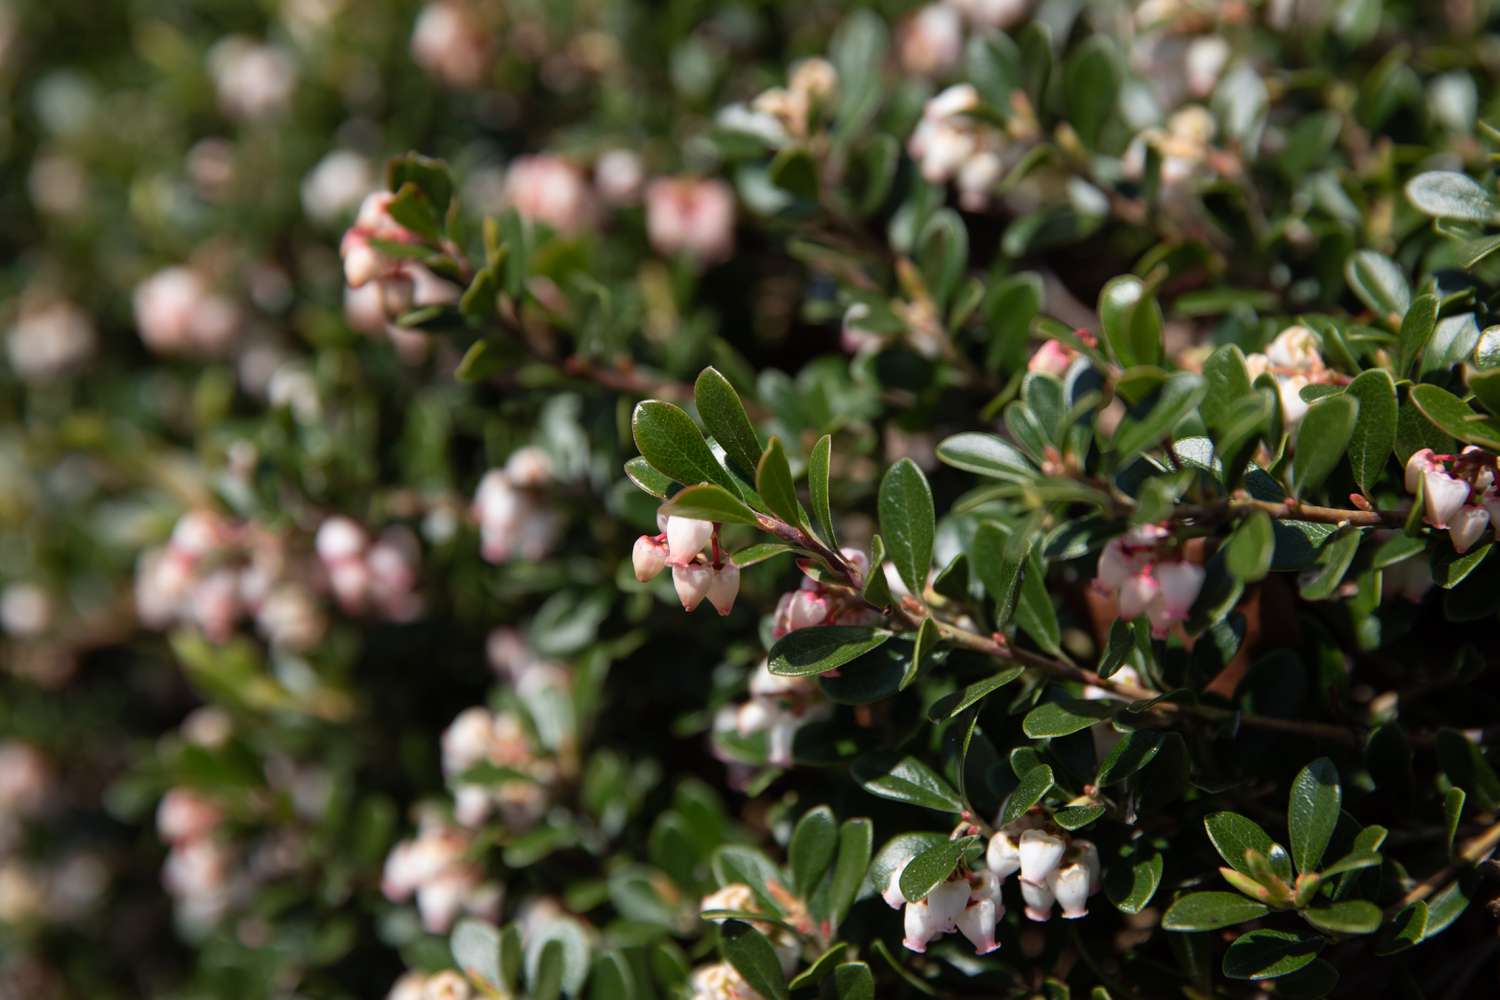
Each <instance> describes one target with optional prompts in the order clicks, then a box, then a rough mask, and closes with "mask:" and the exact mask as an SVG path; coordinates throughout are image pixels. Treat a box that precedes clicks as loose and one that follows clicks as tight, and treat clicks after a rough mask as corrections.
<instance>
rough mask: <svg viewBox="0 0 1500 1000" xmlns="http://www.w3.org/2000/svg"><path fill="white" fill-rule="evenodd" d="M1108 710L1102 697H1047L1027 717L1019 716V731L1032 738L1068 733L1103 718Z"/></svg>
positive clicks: (1084, 727) (1107, 716)
mask: <svg viewBox="0 0 1500 1000" xmlns="http://www.w3.org/2000/svg"><path fill="white" fill-rule="evenodd" d="M1110 714H1111V709H1110V706H1109V704H1108V703H1107V702H1105V701H1103V700H1097V701H1095V700H1088V699H1084V698H1065V699H1062V700H1060V701H1046V702H1043V703H1042V704H1040V705H1038V706H1037V707H1036V708H1033V709H1032V710H1031V711H1030V712H1027V713H1026V718H1025V719H1023V720H1021V731H1022V732H1024V733H1025V734H1026V735H1027V736H1029V737H1031V738H1032V739H1034V740H1037V739H1042V738H1043V737H1047V736H1067V735H1068V734H1069V733H1076V732H1078V731H1079V730H1081V729H1087V728H1088V727H1089V726H1092V725H1094V724H1095V723H1098V722H1103V721H1104V720H1105V719H1107V718H1109V717H1110Z"/></svg>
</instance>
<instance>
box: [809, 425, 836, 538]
mask: <svg viewBox="0 0 1500 1000" xmlns="http://www.w3.org/2000/svg"><path fill="white" fill-rule="evenodd" d="M832 461H833V438H832V437H831V436H830V435H827V434H824V435H823V436H822V437H820V438H818V443H817V444H815V445H813V450H812V454H811V455H810V456H808V459H807V489H808V492H809V493H810V494H811V496H812V514H813V520H814V521H815V522H816V523H817V526H818V534H819V535H821V536H822V538H823V541H825V542H827V543H828V544H829V545H837V544H838V539H837V538H836V537H835V536H834V533H833V508H832V506H831V505H830V503H829V497H828V470H829V466H830V465H831V463H832Z"/></svg>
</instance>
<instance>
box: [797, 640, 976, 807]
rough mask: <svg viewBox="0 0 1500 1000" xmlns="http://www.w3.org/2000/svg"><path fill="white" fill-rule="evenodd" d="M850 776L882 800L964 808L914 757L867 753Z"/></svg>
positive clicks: (956, 796)
mask: <svg viewBox="0 0 1500 1000" xmlns="http://www.w3.org/2000/svg"><path fill="white" fill-rule="evenodd" d="M793 634H795V633H793ZM850 774H852V775H853V776H854V780H855V781H858V782H859V783H860V785H861V786H863V788H864V789H865V791H867V792H869V793H870V794H871V795H878V796H879V797H880V798H883V799H891V800H893V801H895V802H905V803H907V804H908V805H914V806H921V807H923V808H924V809H935V810H937V811H938V812H953V813H957V812H963V809H964V804H963V800H962V799H960V798H959V797H958V793H957V792H956V791H954V790H953V786H951V785H949V784H948V783H947V782H946V781H944V780H943V779H942V778H940V777H938V775H937V772H935V771H933V770H932V768H930V767H928V766H927V765H926V764H923V763H922V762H921V761H919V760H917V759H916V758H915V757H911V756H908V755H902V754H899V753H893V752H885V751H882V752H878V753H873V754H866V755H865V756H863V757H860V758H859V759H857V760H856V761H855V762H854V763H853V765H851V767H850Z"/></svg>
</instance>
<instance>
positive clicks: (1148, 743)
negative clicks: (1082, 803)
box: [1094, 729, 1166, 786]
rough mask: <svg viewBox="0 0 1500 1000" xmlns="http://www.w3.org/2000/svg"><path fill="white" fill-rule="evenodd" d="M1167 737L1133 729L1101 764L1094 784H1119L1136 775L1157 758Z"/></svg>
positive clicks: (1152, 731) (1150, 730) (1153, 731)
mask: <svg viewBox="0 0 1500 1000" xmlns="http://www.w3.org/2000/svg"><path fill="white" fill-rule="evenodd" d="M1165 742H1166V737H1165V736H1163V735H1162V734H1161V733H1159V732H1156V731H1155V730H1152V729H1132V730H1131V731H1130V732H1128V733H1126V734H1124V736H1122V737H1121V738H1120V740H1119V742H1118V743H1116V744H1115V745H1114V748H1113V749H1112V750H1110V752H1109V754H1108V755H1107V756H1106V757H1105V758H1104V760H1103V761H1102V762H1101V763H1100V764H1099V774H1098V776H1097V777H1096V778H1095V779H1094V784H1096V785H1100V786H1105V785H1114V784H1118V783H1119V782H1121V781H1124V780H1125V779H1126V778H1128V777H1130V776H1131V775H1132V774H1135V773H1136V772H1137V771H1139V770H1140V769H1141V768H1143V767H1145V766H1146V765H1147V764H1149V763H1151V761H1152V760H1153V759H1154V758H1155V757H1156V755H1157V754H1158V753H1159V752H1160V751H1161V748H1162V744H1163V743H1165Z"/></svg>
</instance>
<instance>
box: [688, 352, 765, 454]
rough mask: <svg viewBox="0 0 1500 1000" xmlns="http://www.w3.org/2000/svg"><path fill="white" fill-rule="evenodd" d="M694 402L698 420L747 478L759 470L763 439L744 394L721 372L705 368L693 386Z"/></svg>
mask: <svg viewBox="0 0 1500 1000" xmlns="http://www.w3.org/2000/svg"><path fill="white" fill-rule="evenodd" d="M693 399H694V401H695V402H696V403H697V404H698V416H700V417H702V418H703V426H705V427H707V428H708V432H709V433H710V434H712V435H713V437H714V440H715V441H717V442H719V447H721V448H723V449H724V453H725V454H726V455H728V456H729V457H730V458H731V459H733V460H734V461H735V462H737V463H738V464H739V466H740V468H741V470H743V471H744V473H745V474H747V475H748V474H749V473H751V472H752V471H754V469H755V465H756V463H757V462H758V461H759V460H760V454H761V445H760V438H759V437H758V436H757V435H756V433H755V427H754V426H753V425H752V424H751V423H750V417H749V415H748V414H746V413H745V404H744V403H742V402H741V401H740V394H739V393H738V392H735V390H734V386H732V385H730V384H729V380H728V379H727V378H725V377H724V376H723V375H722V374H721V373H720V372H719V370H718V369H717V368H705V369H703V371H702V372H701V373H700V374H699V375H698V381H697V382H695V383H693Z"/></svg>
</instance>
